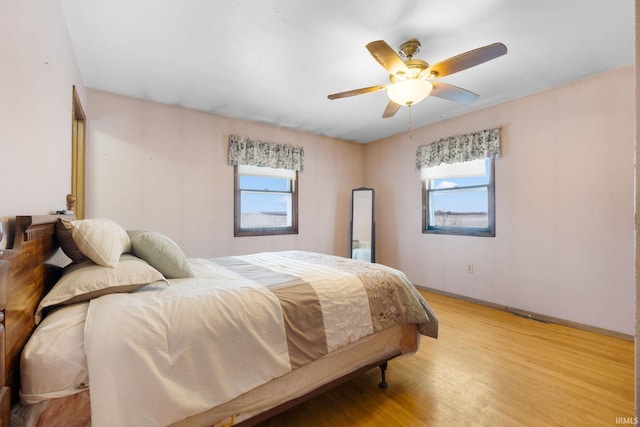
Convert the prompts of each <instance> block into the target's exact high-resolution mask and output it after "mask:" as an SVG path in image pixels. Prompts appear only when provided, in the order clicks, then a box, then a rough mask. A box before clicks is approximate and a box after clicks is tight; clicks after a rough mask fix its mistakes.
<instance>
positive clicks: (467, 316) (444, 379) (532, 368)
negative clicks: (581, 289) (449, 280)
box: [260, 291, 634, 427]
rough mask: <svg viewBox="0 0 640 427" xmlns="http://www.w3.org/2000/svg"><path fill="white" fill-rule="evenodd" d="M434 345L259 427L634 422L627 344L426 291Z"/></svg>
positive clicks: (428, 343)
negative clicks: (435, 330) (435, 329)
mask: <svg viewBox="0 0 640 427" xmlns="http://www.w3.org/2000/svg"><path fill="white" fill-rule="evenodd" d="M421 292H422V294H423V295H424V296H425V297H426V298H427V300H428V301H429V302H430V304H431V305H432V307H433V309H434V310H435V312H436V314H437V315H438V318H439V319H440V338H439V339H438V340H432V339H427V338H424V337H423V339H422V345H421V348H420V350H419V351H418V353H417V354H416V355H414V356H413V357H409V358H398V359H394V360H393V361H391V362H390V363H389V369H388V371H387V382H388V383H389V388H388V389H386V390H381V389H379V388H378V387H377V383H378V381H379V378H380V375H379V371H378V370H377V369H376V370H372V371H370V372H368V373H366V374H365V375H363V376H362V377H359V378H357V379H355V380H353V381H351V382H349V383H346V384H344V385H342V386H340V387H338V388H336V389H334V390H332V391H330V392H327V393H325V394H323V395H321V396H318V397H317V398H314V399H312V400H310V401H309V402H306V403H304V404H302V405H301V406H299V407H296V408H294V409H292V410H290V411H288V412H286V413H284V414H281V415H279V416H277V417H274V418H272V419H270V420H268V421H266V422H264V423H262V424H260V426H261V427H289V426H291V427H293V426H318V427H324V426H327V427H328V426H336V425H344V426H403V427H405V426H412V427H413V426H415V427H421V426H429V427H438V426H447V427H448V426H453V425H455V426H508V427H512V426H615V425H616V422H617V420H618V424H620V420H619V418H627V419H633V417H634V388H633V369H634V366H633V364H634V363H633V360H634V358H633V343H632V342H630V341H626V340H622V339H619V338H613V337H609V336H604V335H600V334H596V333H593V332H588V331H584V330H578V329H573V328H569V327H566V326H561V325H556V324H549V323H543V322H538V321H536V320H531V319H527V318H523V317H518V316H515V315H513V314H511V313H507V312H503V311H500V310H496V309H492V308H488V307H484V306H480V305H477V304H473V303H470V302H466V301H461V300H457V299H454V298H451V297H447V296H443V295H438V294H434V293H430V292H426V291H421Z"/></svg>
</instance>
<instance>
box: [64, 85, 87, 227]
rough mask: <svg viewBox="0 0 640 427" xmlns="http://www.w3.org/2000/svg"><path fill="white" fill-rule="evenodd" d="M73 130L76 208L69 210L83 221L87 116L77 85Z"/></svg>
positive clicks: (72, 166) (72, 177) (74, 196)
mask: <svg viewBox="0 0 640 427" xmlns="http://www.w3.org/2000/svg"><path fill="white" fill-rule="evenodd" d="M71 129H72V131H71V195H72V196H73V198H75V206H73V205H72V204H71V205H69V204H68V206H67V209H73V210H74V213H75V216H76V218H78V219H83V218H84V214H85V212H84V210H85V197H84V196H85V192H84V189H85V150H86V115H85V114H84V109H83V108H82V104H81V103H80V97H79V96H78V92H77V90H76V87H75V85H74V86H73V108H72V114H71ZM67 199H69V197H67Z"/></svg>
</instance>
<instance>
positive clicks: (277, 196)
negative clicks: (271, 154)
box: [234, 165, 298, 237]
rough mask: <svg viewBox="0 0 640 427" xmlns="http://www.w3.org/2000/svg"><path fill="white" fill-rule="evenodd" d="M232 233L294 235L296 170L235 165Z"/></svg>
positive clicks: (296, 218)
mask: <svg viewBox="0 0 640 427" xmlns="http://www.w3.org/2000/svg"><path fill="white" fill-rule="evenodd" d="M234 171H235V215H234V235H235V236H236V237H239V236H266V235H274V234H298V189H297V187H298V172H297V171H295V170H288V169H273V168H266V167H257V166H245V165H238V166H235V167H234Z"/></svg>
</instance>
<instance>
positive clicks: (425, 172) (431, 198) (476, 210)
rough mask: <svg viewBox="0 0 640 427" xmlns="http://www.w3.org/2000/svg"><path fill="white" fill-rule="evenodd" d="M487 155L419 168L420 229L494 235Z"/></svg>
mask: <svg viewBox="0 0 640 427" xmlns="http://www.w3.org/2000/svg"><path fill="white" fill-rule="evenodd" d="M494 175H495V174H494V165H493V160H492V159H491V158H486V159H480V160H473V161H470V162H462V163H452V164H443V165H440V166H435V167H431V168H423V169H421V178H422V180H423V182H424V185H423V190H422V218H423V219H422V223H423V227H422V232H423V233H440V234H460V235H467V236H489V237H493V236H495V203H494V200H495V196H494V188H495V186H494Z"/></svg>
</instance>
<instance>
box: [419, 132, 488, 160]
mask: <svg viewBox="0 0 640 427" xmlns="http://www.w3.org/2000/svg"><path fill="white" fill-rule="evenodd" d="M486 157H500V128H495V129H487V130H482V131H479V132H473V133H468V134H464V135H457V136H450V137H448V138H442V139H439V140H438V141H433V142H432V143H431V144H426V145H421V146H419V147H418V149H417V150H416V169H418V170H420V169H422V168H429V167H433V166H438V165H441V164H443V163H459V162H468V161H471V160H478V159H484V158H486Z"/></svg>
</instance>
